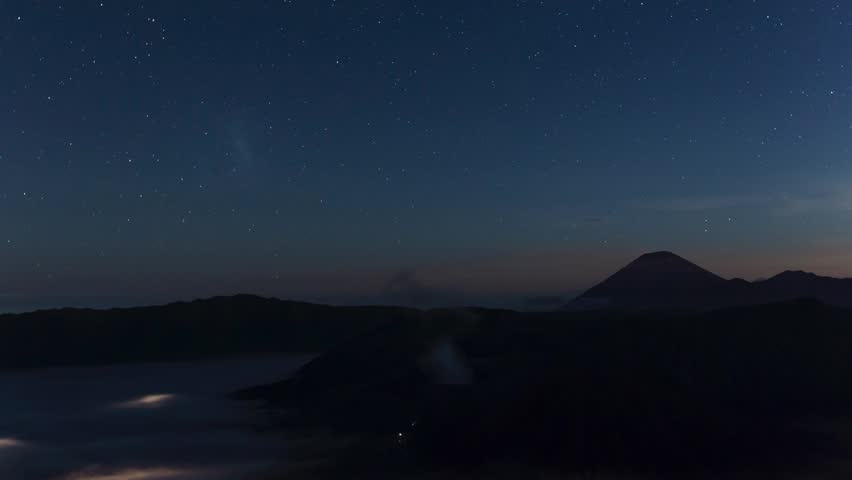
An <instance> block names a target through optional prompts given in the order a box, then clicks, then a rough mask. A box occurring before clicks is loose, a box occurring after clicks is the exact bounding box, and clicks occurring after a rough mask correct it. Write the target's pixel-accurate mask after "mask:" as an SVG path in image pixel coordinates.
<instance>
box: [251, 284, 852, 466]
mask: <svg viewBox="0 0 852 480" xmlns="http://www.w3.org/2000/svg"><path fill="white" fill-rule="evenodd" d="M850 339H852V311H849V310H845V309H841V308H836V307H830V306H826V305H824V304H821V303H819V302H817V301H813V300H798V301H792V302H784V303H779V304H771V305H763V306H753V307H740V308H733V309H725V310H717V311H711V312H702V313H680V314H674V313H671V314H666V313H650V312H645V313H613V312H610V313H603V312H594V313H565V312H562V313H549V314H521V313H515V312H508V311H493V310H478V309H461V310H443V311H440V310H439V311H431V312H422V313H421V314H420V315H419V316H412V317H406V318H400V319H398V320H397V321H394V322H388V323H384V324H381V325H377V326H375V327H374V328H372V329H370V330H369V331H366V332H365V333H363V334H360V335H358V336H356V337H355V338H352V339H351V340H349V341H346V342H344V343H343V344H341V345H340V346H338V347H337V348H334V349H332V350H331V351H329V352H328V353H326V354H325V355H322V356H320V357H318V358H317V359H315V360H314V361H312V362H311V363H309V364H308V365H306V366H305V367H304V368H302V369H301V370H300V371H299V372H297V374H296V375H295V376H294V377H292V378H291V379H288V380H286V381H282V382H280V383H276V384H271V385H267V386H262V387H257V388H253V389H249V390H245V391H241V392H238V393H237V394H236V397H237V398H239V399H252V400H262V401H263V402H265V403H266V405H267V406H268V407H271V410H270V411H271V412H276V414H275V416H274V418H275V419H276V420H275V421H276V422H277V424H278V426H279V427H282V428H287V429H291V430H301V431H302V432H317V431H327V432H335V434H336V437H335V438H350V439H351V438H355V439H357V440H356V441H353V442H350V443H348V444H347V446H346V447H345V448H342V449H339V450H334V453H333V454H330V455H331V456H333V457H334V462H333V466H332V465H331V464H320V465H314V464H311V465H312V467H311V468H310V469H308V470H307V472H308V473H307V475H309V476H311V477H316V476H321V475H322V474H327V475H328V476H330V477H337V476H341V475H342V476H345V477H347V478H352V477H353V475H354V476H358V475H363V476H380V475H382V474H386V475H387V476H388V477H389V478H399V476H408V475H415V474H420V473H427V472H456V473H457V474H458V475H462V476H468V475H474V474H482V472H489V471H495V469H496V471H497V472H504V473H505V472H518V474H519V475H529V474H531V472H539V473H540V472H551V473H553V474H560V475H566V476H568V477H567V478H573V477H571V475H575V474H582V475H588V474H590V473H595V474H601V473H605V474H607V475H616V476H615V477H612V478H625V477H620V476H618V475H629V477H626V478H634V476H651V477H653V478H657V477H661V476H662V477H669V476H671V477H673V478H692V477H696V476H701V475H706V476H708V477H709V478H715V477H717V476H719V475H723V474H724V475H730V474H734V473H744V472H745V473H748V477H747V478H787V477H783V476H782V474H784V475H805V476H807V478H814V477H812V476H811V475H812V474H813V473H814V472H823V473H832V472H835V473H839V472H837V470H839V469H841V468H846V469H847V470H846V471H847V473H848V471H849V470H848V467H843V466H842V465H844V463H843V462H844V461H845V460H848V459H852V456H850V453H852V452H850V451H849V448H850V447H849V445H850V442H849V441H850V439H852V437H851V436H850V435H849V434H848V432H849V428H848V425H849V419H852V382H850V380H849V379H850V378H852V348H850ZM289 473H290V474H292V473H293V472H289ZM497 476H498V477H499V475H497ZM585 478H587V477H585ZM593 478H610V477H593ZM790 478H799V477H790ZM819 478H841V477H819Z"/></svg>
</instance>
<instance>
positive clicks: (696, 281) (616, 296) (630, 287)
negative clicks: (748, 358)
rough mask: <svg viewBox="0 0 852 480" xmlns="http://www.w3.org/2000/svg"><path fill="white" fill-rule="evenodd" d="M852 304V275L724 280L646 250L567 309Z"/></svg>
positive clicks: (789, 274)
mask: <svg viewBox="0 0 852 480" xmlns="http://www.w3.org/2000/svg"><path fill="white" fill-rule="evenodd" d="M805 297H808V298H815V299H818V300H820V301H822V302H825V303H828V304H831V305H838V306H847V307H852V279H837V278H831V277H821V276H818V275H814V274H812V273H806V272H790V271H788V272H784V273H781V274H779V275H777V276H775V277H772V278H769V279H767V280H761V281H755V282H748V281H746V280H743V279H741V278H735V279H731V280H726V279H724V278H722V277H720V276H718V275H716V274H714V273H712V272H709V271H707V270H705V269H703V268H701V267H699V266H698V265H695V264H694V263H692V262H690V261H688V260H686V259H684V258H682V257H680V256H678V255H675V254H674V253H671V252H655V253H647V254H644V255H642V256H640V257H639V258H637V259H636V260H634V261H632V262H630V263H629V264H628V265H627V266H625V267H624V268H622V269H621V270H619V271H617V272H616V273H615V274H613V275H612V276H611V277H609V278H607V279H606V280H604V281H603V282H601V283H599V284H598V285H595V286H594V287H592V288H590V289H589V290H587V291H586V292H585V293H583V294H582V295H580V296H579V297H577V298H576V299H575V300H573V301H572V302H570V303H569V304H568V305H567V306H566V307H565V309H567V310H594V309H613V310H659V309H664V310H702V309H711V308H720V307H730V306H738V305H757V304H763V303H772V302H780V301H786V300H793V299H796V298H805Z"/></svg>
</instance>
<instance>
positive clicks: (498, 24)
mask: <svg viewBox="0 0 852 480" xmlns="http://www.w3.org/2000/svg"><path fill="white" fill-rule="evenodd" d="M0 66H2V75H0V267H2V272H0V273H2V275H0V309H2V308H4V307H5V308H7V309H8V308H16V307H15V306H16V305H17V306H20V305H23V304H27V305H37V304H38V305H41V304H46V303H49V302H48V299H53V300H50V302H54V303H57V302H58V303H63V302H64V303H68V304H82V303H86V302H88V303H93V302H94V300H91V299H94V298H98V299H101V300H99V301H100V302H102V303H104V304H119V303H123V302H124V303H133V302H136V303H140V302H149V301H150V302H154V301H160V300H171V299H176V298H192V297H197V296H204V295H211V294H220V293H236V292H255V293H261V294H266V295H276V296H281V297H289V298H310V299H320V300H322V299H325V300H328V301H343V300H342V299H347V298H348V299H352V298H373V299H375V298H380V297H383V296H384V297H387V296H388V295H391V294H393V295H396V294H399V293H400V292H402V294H403V296H404V295H405V294H406V292H408V291H409V290H410V291H413V292H414V293H424V294H428V295H433V296H441V295H450V296H451V295H462V294H464V295H467V297H466V298H467V299H477V300H479V299H482V298H485V297H489V296H493V297H495V298H496V297H500V296H510V295H540V294H554V293H556V294H560V293H564V294H568V293H569V292H571V291H575V290H577V289H581V288H584V287H587V286H590V285H591V284H592V283H594V282H596V281H598V280H600V279H601V278H602V277H603V276H605V275H606V274H608V273H610V271H611V270H612V269H614V268H616V267H618V266H620V265H621V264H623V263H624V262H626V261H628V260H630V259H631V258H632V257H634V256H636V255H638V254H640V253H642V252H644V251H649V250H663V249H665V250H673V251H675V252H677V253H679V254H681V255H683V256H686V257H687V258H689V259H691V260H694V261H696V262H698V263H700V264H702V265H703V266H705V267H706V268H709V269H711V270H713V271H716V272H718V273H720V274H722V275H725V276H743V277H745V278H749V279H753V278H756V277H761V276H769V275H772V274H774V273H777V272H779V271H781V270H783V269H786V268H801V269H806V270H811V271H816V272H817V273H823V274H832V275H839V276H852V157H850V147H852V3H850V2H847V1H844V0H834V1H824V0H808V1H804V0H799V1H792V0H754V1H750V0H748V1H747V0H736V1H734V0H730V1H709V0H706V1H699V0H694V1H689V0H682V1H662V0H659V1H656V0H645V1H633V0H618V1H616V0H612V1H609V0H599V1H594V0H581V1H568V0H565V1H553V0H551V1H522V0H516V1H501V0H495V1H487V2H486V1H460V0H421V1H418V2H414V1H406V0H400V1H390V0H385V1H376V0H357V1H356V0H338V1H329V0H276V1H249V0H241V1H236V0H232V1H221V0H205V1H203V2H200V1H199V2H189V1H185V2H184V1H174V0H163V1H150V0H148V1H141V0H136V1H118V0H103V1H82V0H80V1H76V0H75V1H70V0H67V1H47V0H44V1H32V0H18V1H13V0H5V1H0ZM391 296H392V295H391ZM57 298H58V299H60V300H56V299H57ZM84 299H89V300H84ZM394 300H399V301H402V302H403V303H404V298H401V297H399V298H397V297H395V298H394ZM470 301H473V300H470Z"/></svg>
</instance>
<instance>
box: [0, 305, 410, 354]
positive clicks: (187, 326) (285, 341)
mask: <svg viewBox="0 0 852 480" xmlns="http://www.w3.org/2000/svg"><path fill="white" fill-rule="evenodd" d="M417 314H418V311H417V310H412V309H406V308H398V307H331V306H326V305H317V304H311V303H302V302H291V301H284V300H278V299H274V298H264V297H258V296H254V295H235V296H231V297H214V298H209V299H204V300H195V301H192V302H177V303H172V304H168V305H161V306H152V307H136V308H115V309H109V310H92V309H73V308H67V309H57V310H41V311H36V312H31V313H23V314H6V315H0V368H19V367H24V368H29V367H45V366H65V365H93V364H112V363H127V362H153V361H172V360H195V359H204V358H212V357H221V356H227V355H241V354H255V353H276V352H293V353H296V352H299V353H315V352H321V351H324V350H326V349H328V348H330V347H331V346H333V345H335V344H337V343H339V342H340V341H342V340H344V339H347V338H350V337H352V336H353V335H357V334H359V333H361V332H364V331H367V330H369V329H370V328H374V327H375V326H377V325H380V324H383V323H385V322H389V321H394V320H398V319H404V318H406V317H409V316H413V315H417Z"/></svg>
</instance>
